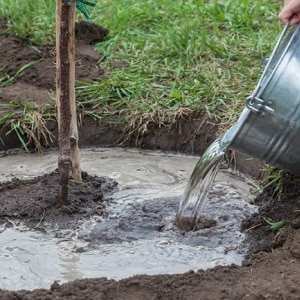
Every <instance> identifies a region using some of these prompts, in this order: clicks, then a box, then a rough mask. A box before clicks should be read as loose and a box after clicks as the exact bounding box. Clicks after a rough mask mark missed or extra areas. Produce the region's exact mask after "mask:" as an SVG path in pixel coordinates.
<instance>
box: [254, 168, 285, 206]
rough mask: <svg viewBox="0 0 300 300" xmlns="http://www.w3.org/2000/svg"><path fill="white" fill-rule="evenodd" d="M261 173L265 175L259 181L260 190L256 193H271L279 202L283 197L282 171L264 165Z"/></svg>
mask: <svg viewBox="0 0 300 300" xmlns="http://www.w3.org/2000/svg"><path fill="white" fill-rule="evenodd" d="M262 171H263V172H264V174H265V175H264V177H263V178H262V179H261V185H262V189H259V190H258V191H261V190H268V191H270V192H271V195H272V197H273V198H275V199H277V200H278V201H280V200H281V198H282V195H283V170H281V169H278V168H276V167H274V166H269V165H265V167H264V168H262Z"/></svg>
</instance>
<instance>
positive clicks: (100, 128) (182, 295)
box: [0, 22, 300, 300]
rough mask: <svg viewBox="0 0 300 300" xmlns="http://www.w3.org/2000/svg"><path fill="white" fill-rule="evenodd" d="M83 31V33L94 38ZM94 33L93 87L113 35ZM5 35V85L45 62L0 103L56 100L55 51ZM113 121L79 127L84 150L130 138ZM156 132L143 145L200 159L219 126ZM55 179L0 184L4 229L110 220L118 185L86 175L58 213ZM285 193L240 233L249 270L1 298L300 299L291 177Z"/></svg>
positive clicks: (82, 71) (195, 120)
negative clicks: (100, 217) (102, 46)
mask: <svg viewBox="0 0 300 300" xmlns="http://www.w3.org/2000/svg"><path fill="white" fill-rule="evenodd" d="M1 25H2V26H1V28H2V29H3V28H4V25H5V24H4V23H3V22H2V24H1ZM81 26H85V25H84V24H81ZM78 28H79V29H78V30H77V33H78V34H80V32H85V33H86V32H87V31H86V30H83V31H81V30H80V27H78ZM89 32H90V33H91V34H92V37H90V35H87V34H85V36H84V37H83V36H81V37H80V35H78V36H77V39H78V42H77V46H78V48H77V49H78V50H77V58H78V59H79V60H80V61H81V63H80V67H79V66H78V68H77V78H80V79H91V80H92V79H96V78H100V77H101V76H103V74H104V73H105V70H102V69H101V68H100V66H99V65H98V62H99V61H100V60H101V55H100V54H97V53H96V52H94V51H93V48H92V47H91V46H90V44H91V43H93V42H95V41H99V40H101V39H102V38H103V37H104V36H105V35H106V34H107V31H106V30H105V29H103V28H100V27H99V28H98V27H96V28H90V30H89ZM0 34H1V36H0V66H1V67H0V78H1V77H3V76H5V75H6V74H8V75H10V76H13V75H14V74H15V73H16V71H17V70H18V69H19V68H20V67H22V66H23V65H24V64H26V63H28V62H30V61H32V60H36V59H38V60H39V62H38V63H37V64H35V65H33V66H31V67H29V68H27V69H26V70H25V71H24V74H23V75H22V76H20V77H18V78H17V79H16V80H15V81H14V84H12V85H10V86H8V87H5V88H2V89H1V90H0V101H1V102H2V103H5V102H8V101H12V100H13V101H29V100H31V101H35V102H37V103H38V104H39V105H42V104H43V103H47V102H48V101H50V96H49V93H50V94H51V93H52V92H53V90H54V78H55V68H54V49H53V47H44V48H41V49H40V51H36V50H35V49H34V48H29V47H27V45H26V43H25V42H23V41H20V40H18V39H16V38H7V37H6V36H5V35H4V33H3V32H1V33H0ZM116 65H117V66H118V64H116ZM109 121H111V120H108V121H107V120H102V122H101V125H100V124H97V123H95V122H92V121H91V120H86V121H85V122H84V123H83V125H82V126H81V127H80V133H81V143H82V144H83V145H89V144H92V145H95V144H97V145H110V146H111V145H116V144H117V142H118V141H120V138H121V137H122V136H123V134H124V132H123V130H122V127H118V126H113V125H112V124H111V123H110V122H109ZM201 124H202V127H201V126H200V125H201ZM52 126H53V128H51V130H53V132H55V125H53V124H52ZM199 128H200V129H199ZM150 129H151V130H150V131H149V133H148V134H147V135H146V136H144V137H142V138H140V139H139V140H138V143H137V144H138V146H141V147H147V148H150V149H162V150H168V151H169V150H172V151H184V152H194V153H199V154H200V153H202V152H203V151H204V149H205V148H206V147H207V146H208V144H209V143H210V142H211V141H212V140H213V139H214V136H215V132H216V131H217V125H216V124H211V122H210V121H209V120H206V119H205V118H203V117H201V115H200V116H199V115H192V114H191V115H187V116H186V117H185V118H182V119H180V120H178V122H177V123H176V124H174V125H173V126H171V127H169V128H158V126H157V125H155V124H152V125H151V126H150ZM4 132H5V130H3V131H2V134H1V138H2V139H3V140H4V142H5V145H1V149H0V150H2V151H1V155H5V154H6V153H7V151H9V150H8V149H9V148H14V147H18V146H19V142H18V140H17V139H16V137H15V136H13V135H11V136H4ZM136 141H137V139H136V137H134V136H132V137H130V139H128V140H126V143H125V145H126V146H134V145H136ZM54 145H55V142H54ZM242 165H243V164H242ZM243 166H244V168H246V169H248V171H249V172H250V171H251V170H252V169H253V170H255V166H254V167H253V165H251V166H249V165H246V164H244V165H243ZM251 172H252V173H253V171H251ZM256 174H257V172H256ZM56 175H57V174H55V173H53V174H47V175H45V176H43V177H40V178H37V179H35V180H32V181H30V182H22V181H19V180H13V181H12V182H9V183H2V184H0V204H1V205H0V220H1V221H2V222H3V221H4V220H7V219H9V218H11V217H14V218H18V219H20V220H22V221H25V222H26V223H27V224H28V225H29V226H36V225H39V224H41V222H43V220H46V219H48V220H51V219H55V220H56V221H59V222H61V224H66V225H67V224H68V221H69V220H70V219H74V218H75V219H76V218H82V217H85V216H89V215H91V214H102V213H104V212H105V209H104V208H105V201H106V197H107V195H109V193H110V192H111V191H112V190H113V189H115V188H117V186H116V184H115V183H114V182H110V181H107V180H104V179H103V178H97V177H90V176H88V175H87V174H86V177H85V184H84V185H83V187H82V186H81V187H80V188H78V184H75V183H73V184H72V186H71V188H70V194H71V197H72V199H73V200H72V202H73V205H72V206H71V207H69V208H70V209H68V208H66V207H63V208H59V207H56V206H55V205H54V206H53V204H55V195H56V187H57V176H56ZM284 186H285V191H284V196H283V198H282V200H281V202H278V203H275V202H274V201H273V200H272V197H270V196H269V195H268V193H264V194H262V195H260V196H259V197H258V198H257V199H256V202H257V204H258V205H259V206H260V211H259V213H258V214H257V215H255V216H253V217H252V218H251V219H250V220H246V221H245V222H244V224H242V226H241V230H243V231H244V232H247V233H248V237H249V241H250V242H251V248H252V252H251V253H249V257H248V258H247V259H246V260H245V261H244V264H243V266H229V267H217V268H214V269H210V270H207V271H202V270H199V271H198V272H189V273H185V274H180V275H176V274H174V275H158V276H135V277H132V278H128V279H124V280H121V281H114V280H107V279H105V278H99V279H84V280H77V281H74V282H70V283H67V284H62V285H59V284H57V283H53V285H52V286H51V288H50V289H49V290H44V289H40V290H34V291H25V290H22V291H15V292H12V291H3V290H0V299H132V300H134V299H143V300H147V299H300V276H299V275H300V201H299V200H298V198H299V188H298V185H297V184H296V183H293V181H292V180H291V178H290V176H288V175H287V176H286V177H285V182H284ZM37 187H38V191H39V192H37ZM49 191H52V194H51V193H50V192H49ZM91 191H92V192H91ZM94 192H96V193H94ZM99 195H100V196H99ZM20 203H22V210H21V209H20ZM262 217H264V218H266V219H268V220H270V221H274V222H275V221H276V222H277V221H280V220H287V222H286V223H285V226H284V227H282V228H281V229H280V230H271V229H270V227H269V226H268V225H267V224H266V222H265V221H264V220H263V218H262Z"/></svg>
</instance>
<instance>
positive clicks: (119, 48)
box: [0, 0, 281, 133]
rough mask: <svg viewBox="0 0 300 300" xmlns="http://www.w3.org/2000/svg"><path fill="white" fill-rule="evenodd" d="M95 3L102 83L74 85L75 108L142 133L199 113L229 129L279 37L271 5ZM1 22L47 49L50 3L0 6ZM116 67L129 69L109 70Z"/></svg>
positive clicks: (17, 1)
mask: <svg viewBox="0 0 300 300" xmlns="http://www.w3.org/2000/svg"><path fill="white" fill-rule="evenodd" d="M94 2H96V4H97V5H96V7H92V8H90V13H91V18H92V21H93V22H95V23H97V24H100V25H102V26H104V27H107V28H108V29H109V30H110V33H109V36H108V37H107V39H106V40H105V41H104V42H101V43H99V44H97V45H95V49H96V50H97V51H99V52H100V53H102V54H103V55H105V60H104V61H102V62H101V63H100V65H99V67H101V68H103V69H105V70H106V74H107V76H106V78H105V79H101V80H98V81H94V82H77V90H76V92H77V99H78V107H79V109H80V112H81V113H85V114H87V115H90V116H92V117H94V118H103V117H105V116H109V115H110V116H111V115H115V116H118V122H123V123H125V124H126V126H128V127H130V128H131V129H132V130H137V131H139V132H141V133H142V132H143V131H146V130H147V124H148V123H149V122H150V121H154V122H157V123H159V124H169V123H172V122H173V121H174V120H175V119H176V118H177V117H178V116H181V115H182V114H185V113H191V112H200V111H205V112H206V113H207V115H208V116H210V117H212V118H215V119H217V120H218V122H222V123H223V124H224V126H225V127H226V126H229V125H230V124H232V123H233V122H234V121H235V120H236V119H237V117H238V116H239V114H240V112H241V110H242V108H243V105H244V104H243V103H244V99H245V98H246V97H247V96H248V95H249V94H250V93H251V91H252V90H253V89H254V87H255V85H256V83H257V81H258V78H259V76H260V74H261V72H262V69H261V61H262V59H263V58H264V57H265V56H267V55H269V54H270V52H271V50H272V48H273V46H274V43H275V40H276V37H277V36H278V35H279V33H280V31H281V25H280V23H279V21H278V18H277V14H278V12H279V8H280V6H279V5H280V4H279V3H278V1H275V0H271V1H268V2H266V1H263V0H259V1H250V0H241V1H233V0H223V1H222V0H221V1H220V0H218V1H217V0H211V1H208V0H207V1H204V0H197V1H196V0H179V1H171V0H160V1H158V0H156V1H155V0H146V1H133V0H120V1H109V0H102V1H101V2H100V1H96V0H95V1H94ZM0 15H3V16H6V18H7V20H8V33H9V34H12V35H16V36H19V37H21V38H26V39H27V40H28V41H29V43H31V44H33V45H41V44H49V43H54V40H55V36H54V28H55V1H54V0H14V1H7V0H0ZM77 18H78V19H82V18H84V17H83V16H82V15H80V14H79V13H78V16H77ZM117 60H121V61H126V62H128V63H130V67H128V68H123V69H120V68H112V67H111V64H110V63H111V62H112V61H117ZM0 82H1V80H0Z"/></svg>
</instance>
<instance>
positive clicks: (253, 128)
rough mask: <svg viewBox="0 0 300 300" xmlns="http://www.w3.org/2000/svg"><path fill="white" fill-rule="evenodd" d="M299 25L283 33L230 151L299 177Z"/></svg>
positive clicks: (235, 128)
mask: <svg viewBox="0 0 300 300" xmlns="http://www.w3.org/2000/svg"><path fill="white" fill-rule="evenodd" d="M299 26H300V25H296V26H293V27H289V26H288V24H287V25H286V26H285V28H284V29H283V31H282V33H281V35H280V37H279V39H278V41H277V44H276V46H275V48H274V50H273V52H272V54H271V57H270V58H269V60H268V62H267V65H266V67H265V69H264V72H263V74H262V76H261V78H260V80H259V83H258V85H257V86H256V88H255V90H254V92H253V93H252V95H251V96H250V97H248V98H247V100H246V107H245V109H244V111H243V112H242V114H241V116H240V118H239V120H238V121H237V122H236V123H235V124H234V125H233V126H232V128H231V130H229V132H230V143H229V146H228V147H229V148H231V149H233V150H236V151H238V152H243V153H246V154H248V155H249V156H251V157H255V158H258V159H260V160H262V161H264V162H266V163H269V164H272V165H275V166H278V167H280V168H282V169H284V170H286V171H290V172H292V173H294V174H296V175H300V27H299Z"/></svg>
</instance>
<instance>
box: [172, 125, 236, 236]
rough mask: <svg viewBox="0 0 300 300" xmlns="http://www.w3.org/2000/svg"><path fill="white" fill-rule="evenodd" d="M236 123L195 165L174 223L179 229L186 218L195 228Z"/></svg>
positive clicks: (234, 132)
mask: <svg viewBox="0 0 300 300" xmlns="http://www.w3.org/2000/svg"><path fill="white" fill-rule="evenodd" d="M238 123H239V122H238ZM238 123H236V124H235V125H233V126H232V127H231V128H230V129H229V130H228V131H227V132H225V133H224V134H223V135H221V136H219V137H218V138H217V139H216V140H215V141H214V142H213V143H212V144H211V145H210V146H209V147H208V148H207V149H206V151H205V152H204V154H203V155H202V156H201V158H200V159H199V161H198V163H197V164H196V167H195V168H194V170H193V173H192V175H191V177H190V179H189V181H188V184H187V186H186V188H185V190H184V194H183V197H182V198H181V201H180V204H179V208H178V213H177V216H176V221H175V223H176V224H177V225H178V226H179V227H180V226H181V224H182V222H186V218H188V219H189V221H188V222H189V224H190V228H191V229H192V230H194V229H195V228H196V224H197V223H198V222H199V220H200V215H201V212H202V208H203V205H204V203H205V200H206V198H207V196H208V194H209V191H210V189H211V186H212V184H213V182H214V180H215V178H216V175H217V173H218V170H219V166H220V163H221V162H222V159H223V156H224V154H225V152H226V150H227V149H228V147H229V145H230V143H231V141H232V140H233V138H234V136H235V134H236V129H237V127H238Z"/></svg>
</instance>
